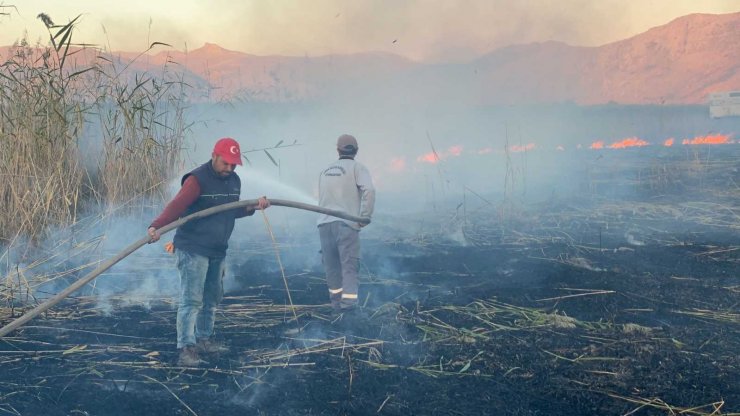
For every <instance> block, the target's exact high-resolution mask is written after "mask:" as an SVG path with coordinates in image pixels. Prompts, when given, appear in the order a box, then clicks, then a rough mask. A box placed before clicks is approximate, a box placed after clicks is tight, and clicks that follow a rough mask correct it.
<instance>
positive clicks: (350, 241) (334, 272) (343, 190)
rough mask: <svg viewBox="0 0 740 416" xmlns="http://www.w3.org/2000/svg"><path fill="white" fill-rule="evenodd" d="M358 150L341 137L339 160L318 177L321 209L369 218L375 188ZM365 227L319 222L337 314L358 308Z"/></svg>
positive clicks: (344, 222)
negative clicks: (361, 250) (358, 156)
mask: <svg viewBox="0 0 740 416" xmlns="http://www.w3.org/2000/svg"><path fill="white" fill-rule="evenodd" d="M358 149H359V147H358V146H357V139H355V138H354V137H353V136H350V135H349V134H343V135H341V136H339V139H337V152H338V153H339V160H337V161H335V162H334V163H332V164H331V165H329V167H327V168H326V169H324V170H323V171H322V172H321V174H320V175H319V205H320V206H322V207H324V208H328V209H333V210H339V211H344V212H346V213H348V214H351V215H357V216H360V217H367V218H370V217H371V216H372V214H373V208H374V206H375V188H373V181H372V178H371V177H370V172H369V171H368V170H367V168H366V167H365V166H364V165H362V164H361V163H359V162H357V161H355V156H356V155H357V150H358ZM363 226H364V225H363V224H358V223H356V222H352V221H348V220H343V219H340V218H337V217H332V216H329V215H322V216H321V217H319V220H318V227H319V237H320V238H321V253H322V260H323V263H324V269H325V271H326V283H327V284H328V286H329V299H330V301H331V306H332V311H333V312H334V313H335V314H341V313H344V312H349V311H354V310H356V308H357V290H358V288H359V285H360V281H359V279H358V268H359V260H360V228H362V227H363Z"/></svg>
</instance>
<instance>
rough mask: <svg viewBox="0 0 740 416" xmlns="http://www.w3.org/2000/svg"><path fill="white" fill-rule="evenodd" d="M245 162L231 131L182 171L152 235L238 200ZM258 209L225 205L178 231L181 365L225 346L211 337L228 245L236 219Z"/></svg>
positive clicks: (198, 361) (263, 200)
mask: <svg viewBox="0 0 740 416" xmlns="http://www.w3.org/2000/svg"><path fill="white" fill-rule="evenodd" d="M241 164H242V159H241V150H240V149H239V143H237V141H236V140H234V139H232V138H230V137H226V138H223V139H220V140H219V141H217V142H216V145H215V146H214V148H213V153H212V154H211V160H209V161H208V162H206V163H204V164H203V165H201V166H199V167H197V168H195V169H194V170H193V171H191V172H190V173H187V174H186V175H185V176H183V177H182V180H181V184H182V188H180V192H178V193H177V195H176V196H175V198H173V199H172V201H170V202H169V203H168V204H167V206H166V207H165V208H164V210H163V211H162V213H161V214H160V215H159V216H158V217H157V218H156V219H155V220H154V221H153V222H152V223H151V225H150V226H149V229H148V230H147V231H148V233H149V236H150V237H151V238H152V240H151V241H152V242H155V241H157V240H159V233H158V232H157V230H158V229H159V228H162V227H164V226H165V225H167V224H169V223H171V222H172V221H175V220H177V219H178V218H180V217H184V216H187V215H190V214H192V213H194V212H197V211H201V210H204V209H207V208H211V207H214V206H216V205H221V204H226V203H229V202H235V201H238V200H239V195H240V194H241V180H240V179H239V176H238V175H237V174H236V173H235V172H234V169H235V168H236V165H241ZM269 206H270V201H268V200H267V198H265V197H261V198H259V205H258V207H257V208H259V209H265V208H267V207H269ZM254 212H255V210H254V209H253V208H250V209H233V210H230V211H224V212H221V213H218V214H214V215H211V216H208V217H203V218H198V219H195V220H192V221H189V222H187V223H185V224H183V225H182V226H180V227H179V228H178V229H177V231H176V232H175V238H174V247H175V248H176V250H175V254H176V255H177V268H178V270H179V272H180V297H179V304H178V308H177V348H178V349H179V351H180V356H179V360H178V362H179V363H180V365H183V366H188V367H192V366H198V365H200V364H202V363H204V361H203V360H201V359H200V357H199V355H198V353H199V352H201V353H218V352H223V351H225V350H226V348H225V347H224V346H223V345H221V344H219V343H217V342H215V341H213V339H212V336H213V324H214V322H215V318H216V306H217V305H218V304H219V303H220V302H221V299H222V298H223V276H224V265H225V262H224V259H225V257H226V249H227V248H228V241H229V237H231V232H232V231H233V230H234V221H235V220H236V219H237V218H241V217H246V216H249V215H252V214H254Z"/></svg>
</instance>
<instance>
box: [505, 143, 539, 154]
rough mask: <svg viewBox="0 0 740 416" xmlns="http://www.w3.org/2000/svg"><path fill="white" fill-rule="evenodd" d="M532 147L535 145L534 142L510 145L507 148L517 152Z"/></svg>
mask: <svg viewBox="0 0 740 416" xmlns="http://www.w3.org/2000/svg"><path fill="white" fill-rule="evenodd" d="M534 147H535V146H534V143H527V144H526V145H524V146H519V145H516V144H515V145H514V146H511V147H510V148H509V150H511V151H512V152H513V153H518V152H526V151H528V150H532V149H534Z"/></svg>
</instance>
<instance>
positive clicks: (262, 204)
mask: <svg viewBox="0 0 740 416" xmlns="http://www.w3.org/2000/svg"><path fill="white" fill-rule="evenodd" d="M269 207H270V200H269V199H267V197H266V196H261V197H260V199H258V200H257V209H260V210H262V209H267V208H269Z"/></svg>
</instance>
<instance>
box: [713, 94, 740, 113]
mask: <svg viewBox="0 0 740 416" xmlns="http://www.w3.org/2000/svg"><path fill="white" fill-rule="evenodd" d="M709 116H710V117H712V118H720V117H732V116H740V91H728V92H715V93H711V94H709Z"/></svg>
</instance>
